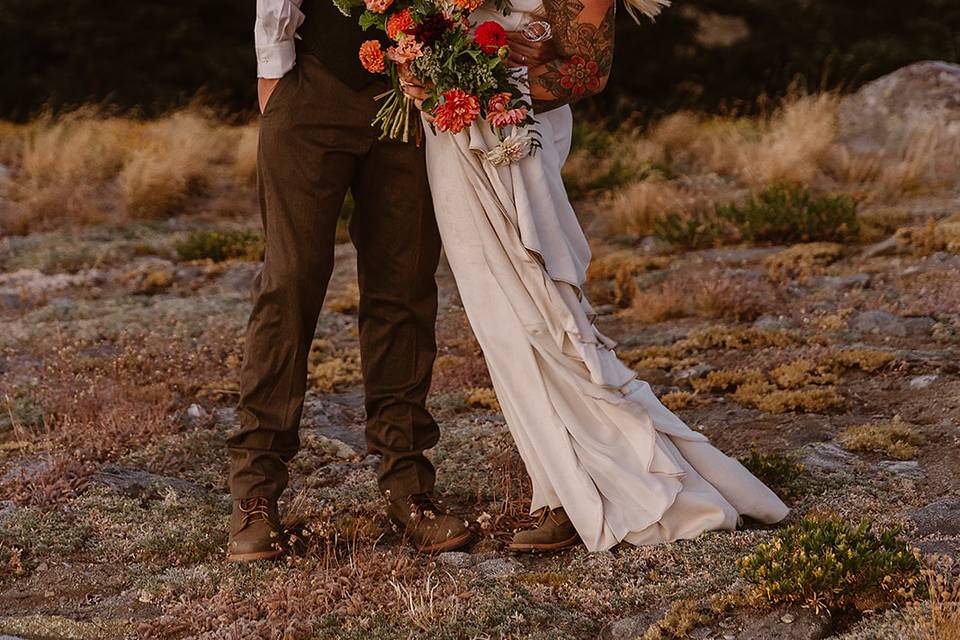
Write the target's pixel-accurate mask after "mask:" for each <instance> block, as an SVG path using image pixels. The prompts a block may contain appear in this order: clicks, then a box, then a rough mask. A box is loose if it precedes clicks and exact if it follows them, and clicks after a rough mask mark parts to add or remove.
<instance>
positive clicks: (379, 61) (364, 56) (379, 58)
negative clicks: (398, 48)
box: [360, 40, 385, 73]
mask: <svg viewBox="0 0 960 640" xmlns="http://www.w3.org/2000/svg"><path fill="white" fill-rule="evenodd" d="M360 64H362V65H363V68H364V69H366V70H367V71H369V72H370V73H380V72H382V71H383V69H384V67H385V65H384V62H383V49H381V48H380V41H379V40H367V41H366V42H364V43H363V44H362V45H360Z"/></svg>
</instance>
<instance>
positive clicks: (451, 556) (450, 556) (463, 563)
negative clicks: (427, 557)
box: [437, 551, 473, 569]
mask: <svg viewBox="0 0 960 640" xmlns="http://www.w3.org/2000/svg"><path fill="white" fill-rule="evenodd" d="M437 562H439V563H440V564H443V565H446V566H448V567H456V568H457V569H466V568H467V567H471V566H473V556H471V555H470V554H469V553H466V552H464V551H444V552H443V553H441V554H439V555H437Z"/></svg>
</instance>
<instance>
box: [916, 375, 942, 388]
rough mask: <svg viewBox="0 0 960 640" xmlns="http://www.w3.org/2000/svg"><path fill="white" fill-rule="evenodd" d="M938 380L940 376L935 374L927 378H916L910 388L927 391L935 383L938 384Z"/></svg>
mask: <svg viewBox="0 0 960 640" xmlns="http://www.w3.org/2000/svg"><path fill="white" fill-rule="evenodd" d="M938 378H939V376H938V375H936V374H934V373H931V374H928V375H925V376H917V377H916V378H913V379H912V380H910V388H911V389H926V388H927V387H929V386H930V385H932V384H933V383H934V382H936V381H937V379H938Z"/></svg>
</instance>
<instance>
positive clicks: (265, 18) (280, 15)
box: [253, 0, 303, 78]
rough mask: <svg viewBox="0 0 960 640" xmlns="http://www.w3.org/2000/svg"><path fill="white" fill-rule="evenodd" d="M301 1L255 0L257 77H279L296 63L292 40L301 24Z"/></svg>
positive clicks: (295, 52) (254, 30)
mask: <svg viewBox="0 0 960 640" xmlns="http://www.w3.org/2000/svg"><path fill="white" fill-rule="evenodd" d="M302 2H303V0H257V23H256V25H255V26H254V28H253V35H254V41H255V42H256V45H257V76H258V77H260V78H282V77H283V76H284V74H286V73H287V71H290V69H292V68H293V65H294V64H296V61H297V51H296V48H295V45H294V39H295V38H296V37H297V29H299V28H300V25H301V24H303V12H302V11H300V4H301V3H302Z"/></svg>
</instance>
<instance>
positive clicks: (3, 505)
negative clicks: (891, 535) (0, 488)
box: [0, 500, 17, 520]
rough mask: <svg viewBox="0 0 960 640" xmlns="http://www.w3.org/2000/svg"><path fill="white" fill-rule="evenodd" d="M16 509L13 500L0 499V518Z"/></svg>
mask: <svg viewBox="0 0 960 640" xmlns="http://www.w3.org/2000/svg"><path fill="white" fill-rule="evenodd" d="M16 510H17V505H16V504H15V503H14V501H13V500H2V501H0V520H2V519H4V518H5V517H7V516H8V515H10V514H11V513H13V512H14V511H16Z"/></svg>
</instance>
